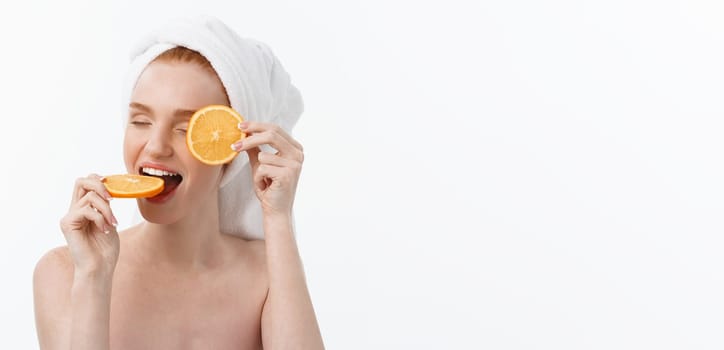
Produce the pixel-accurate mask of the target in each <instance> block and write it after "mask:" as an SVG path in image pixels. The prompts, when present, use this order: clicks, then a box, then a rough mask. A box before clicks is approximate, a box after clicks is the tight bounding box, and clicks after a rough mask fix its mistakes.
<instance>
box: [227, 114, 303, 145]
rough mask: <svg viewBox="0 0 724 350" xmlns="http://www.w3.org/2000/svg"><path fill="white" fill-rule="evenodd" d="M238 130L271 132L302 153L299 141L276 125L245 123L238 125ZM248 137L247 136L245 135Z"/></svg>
mask: <svg viewBox="0 0 724 350" xmlns="http://www.w3.org/2000/svg"><path fill="white" fill-rule="evenodd" d="M238 126H239V129H240V130H242V131H244V132H245V133H247V134H248V133H252V134H254V133H261V132H264V131H273V132H276V133H278V134H279V135H281V136H282V137H284V138H285V139H286V140H287V141H288V142H289V143H291V144H292V145H293V146H294V147H295V148H297V149H299V150H300V151H302V152H303V151H304V147H302V144H301V143H299V141H297V140H295V139H294V138H293V137H292V135H290V134H289V133H288V132H286V130H284V129H283V128H282V127H280V126H279V125H277V124H270V123H259V122H251V121H246V122H243V123H239V125H238ZM247 136H248V135H247Z"/></svg>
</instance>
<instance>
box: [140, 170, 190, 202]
mask: <svg viewBox="0 0 724 350" xmlns="http://www.w3.org/2000/svg"><path fill="white" fill-rule="evenodd" d="M138 172H139V173H140V174H141V175H146V176H154V177H158V178H161V179H162V180H163V191H162V192H161V193H159V194H157V195H156V196H155V197H153V198H165V197H166V196H167V195H168V194H169V193H171V192H173V191H174V190H175V189H176V188H177V187H178V185H180V184H181V181H183V176H181V174H177V173H174V172H170V171H166V170H161V169H155V168H149V167H142V168H140V169H139V171H138Z"/></svg>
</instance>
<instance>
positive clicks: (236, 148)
mask: <svg viewBox="0 0 724 350" xmlns="http://www.w3.org/2000/svg"><path fill="white" fill-rule="evenodd" d="M241 145H242V143H241V141H239V142H237V143H234V144H232V145H231V149H232V150H234V151H235V152H239V150H240V149H241Z"/></svg>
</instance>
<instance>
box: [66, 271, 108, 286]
mask: <svg viewBox="0 0 724 350" xmlns="http://www.w3.org/2000/svg"><path fill="white" fill-rule="evenodd" d="M114 270H115V269H114V267H103V268H101V267H92V268H91V267H86V268H76V269H75V271H74V273H73V281H77V282H82V283H92V284H96V285H103V284H110V283H111V282H112V281H113V271H114Z"/></svg>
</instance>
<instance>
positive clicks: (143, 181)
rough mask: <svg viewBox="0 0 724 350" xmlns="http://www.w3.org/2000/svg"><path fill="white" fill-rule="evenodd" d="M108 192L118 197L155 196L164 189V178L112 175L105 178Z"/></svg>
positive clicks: (104, 182)
mask: <svg viewBox="0 0 724 350" xmlns="http://www.w3.org/2000/svg"><path fill="white" fill-rule="evenodd" d="M103 185H105V186H106V189H107V190H108V193H110V194H111V196H113V197H116V198H144V197H153V196H155V195H157V194H159V193H161V191H163V179H161V178H158V177H153V176H143V175H132V174H124V175H110V176H106V177H104V178H103Z"/></svg>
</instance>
